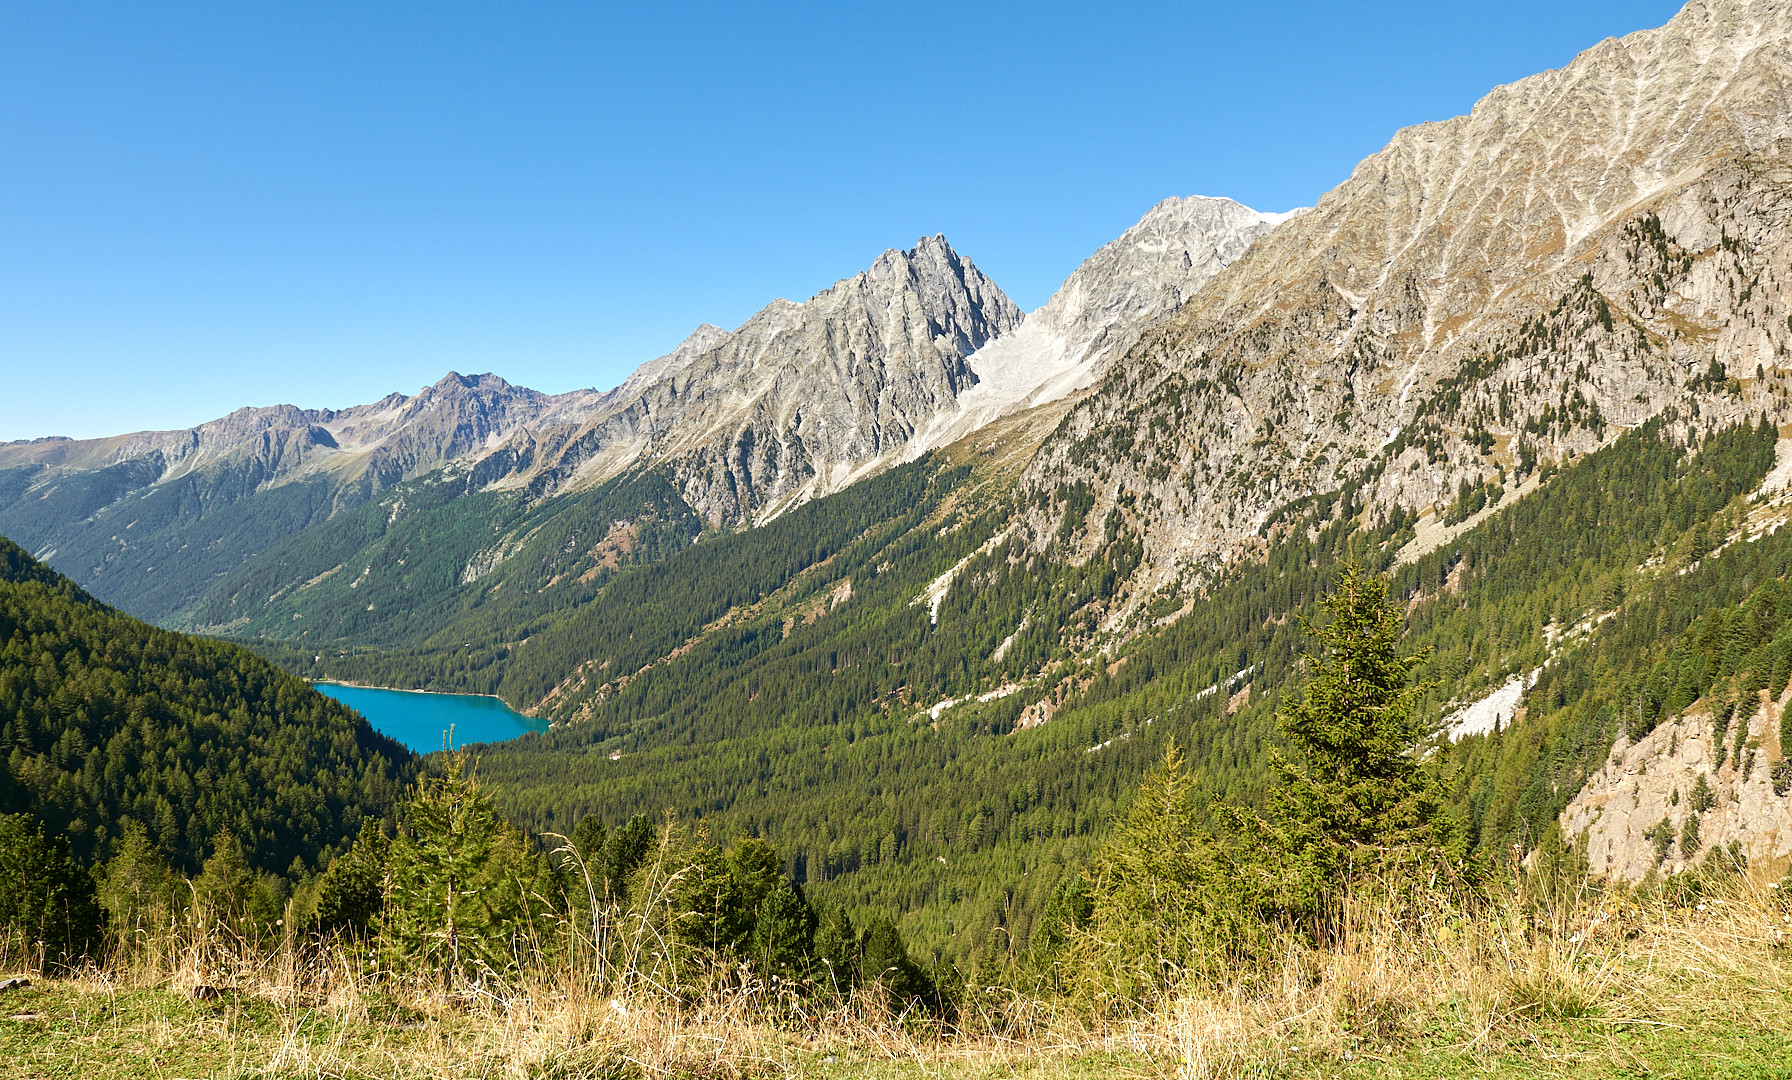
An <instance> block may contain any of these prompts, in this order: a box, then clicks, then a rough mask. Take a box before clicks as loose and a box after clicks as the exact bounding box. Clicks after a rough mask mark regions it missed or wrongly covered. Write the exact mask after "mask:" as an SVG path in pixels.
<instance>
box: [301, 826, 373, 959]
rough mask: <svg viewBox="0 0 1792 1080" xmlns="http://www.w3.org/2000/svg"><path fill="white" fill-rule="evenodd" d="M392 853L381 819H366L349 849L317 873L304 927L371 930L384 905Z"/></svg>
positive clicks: (362, 932)
mask: <svg viewBox="0 0 1792 1080" xmlns="http://www.w3.org/2000/svg"><path fill="white" fill-rule="evenodd" d="M391 853H392V842H391V841H390V840H388V839H387V838H386V836H385V834H384V833H382V832H381V831H380V827H379V823H378V822H376V821H367V822H365V823H363V824H362V826H361V834H360V835H359V836H357V837H355V842H354V843H353V844H352V845H350V847H349V849H348V850H347V851H345V852H343V853H342V854H341V855H338V856H336V858H335V859H333V860H331V862H330V865H329V867H328V868H327V869H326V870H325V871H324V872H323V873H322V874H320V875H318V879H317V883H316V884H315V885H314V886H313V888H312V901H311V904H310V905H309V906H310V911H309V913H308V914H307V917H306V918H305V920H304V928H305V929H306V930H307V931H310V932H314V933H347V934H351V935H354V936H356V937H359V936H362V935H365V934H368V933H371V932H372V931H373V929H374V928H375V926H376V925H377V923H378V919H379V915H380V910H381V909H382V908H383V907H384V906H385V901H386V872H387V865H388V863H389V860H390V856H391Z"/></svg>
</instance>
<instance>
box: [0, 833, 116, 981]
mask: <svg viewBox="0 0 1792 1080" xmlns="http://www.w3.org/2000/svg"><path fill="white" fill-rule="evenodd" d="M99 930H100V906H99V904H98V902H97V901H96V900H95V899H94V894H93V878H92V877H91V876H90V875H89V874H88V873H87V872H86V871H85V870H84V869H82V867H81V866H80V865H79V864H78V863H76V862H75V860H74V858H73V857H72V856H71V855H70V854H69V843H68V839H67V838H66V837H62V836H57V837H46V836H45V835H44V831H43V826H42V825H40V824H39V823H38V821H37V819H36V818H35V817H33V816H31V815H30V814H3V815H0V944H3V945H10V946H14V947H16V946H19V945H23V946H24V947H25V949H26V950H27V951H28V952H29V953H36V954H38V955H40V956H41V957H42V959H43V963H44V965H45V966H46V967H52V968H54V967H61V966H63V965H65V964H69V963H72V962H73V961H74V960H76V959H77V958H79V957H80V956H82V955H84V954H85V953H86V951H87V950H88V949H89V948H90V947H91V946H93V945H94V944H95V943H96V942H97V939H98V936H99Z"/></svg>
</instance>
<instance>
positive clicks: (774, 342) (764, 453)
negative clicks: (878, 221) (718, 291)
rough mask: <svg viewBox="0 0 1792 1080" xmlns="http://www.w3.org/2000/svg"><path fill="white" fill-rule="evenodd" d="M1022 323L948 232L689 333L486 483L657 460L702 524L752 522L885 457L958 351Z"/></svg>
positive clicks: (948, 397)
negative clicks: (732, 325) (742, 317)
mask: <svg viewBox="0 0 1792 1080" xmlns="http://www.w3.org/2000/svg"><path fill="white" fill-rule="evenodd" d="M1020 318H1021V315H1020V311H1019V310H1018V309H1017V308H1016V307H1015V306H1014V303H1013V302H1012V301H1010V300H1009V299H1008V298H1007V297H1006V296H1004V295H1003V294H1002V291H1001V290H1000V289H998V288H997V287H996V285H995V283H994V282H992V281H990V280H989V279H988V278H986V277H984V276H983V274H982V273H981V272H980V271H978V269H977V268H976V267H975V266H974V265H972V263H971V261H970V260H968V259H964V258H961V257H960V256H959V255H958V253H956V252H955V251H953V250H952V248H951V246H950V245H948V244H947V243H946V241H945V238H944V237H940V236H932V237H924V238H922V239H921V240H920V241H919V242H918V243H917V244H916V245H915V247H914V248H912V249H911V250H908V251H887V252H885V253H884V254H883V255H882V256H880V257H879V258H878V260H877V261H876V262H875V263H873V264H872V266H871V268H870V269H869V270H866V271H865V272H864V273H861V274H857V275H854V276H853V277H850V278H848V279H846V280H845V281H842V282H839V283H838V284H836V285H834V286H833V287H832V288H829V289H827V290H826V291H824V292H821V293H819V294H817V295H816V296H814V297H812V298H811V299H809V300H808V301H807V302H805V303H801V304H796V303H791V302H790V301H787V300H779V301H776V302H774V303H772V304H770V305H768V306H767V307H766V308H764V309H763V310H761V311H760V312H759V313H758V314H756V315H754V316H753V317H752V318H751V319H748V320H747V322H746V323H745V324H744V325H742V326H741V327H740V328H739V329H738V330H735V331H734V332H733V333H731V334H727V335H725V336H724V337H722V338H720V339H714V338H713V335H711V337H710V339H709V340H702V339H698V338H697V337H696V335H693V341H697V342H698V343H699V344H698V345H697V346H696V347H693V348H692V349H690V350H689V351H687V350H686V349H685V348H684V347H681V350H680V352H681V353H684V355H683V356H680V354H679V353H674V354H673V356H674V357H677V358H678V359H676V360H673V359H671V358H668V362H667V363H665V364H664V365H663V366H661V367H660V368H658V369H657V370H655V371H653V372H651V373H650V375H651V377H649V376H646V375H642V376H640V377H631V379H630V380H629V382H628V383H625V384H624V386H623V388H622V389H621V390H619V391H618V392H616V393H615V394H614V395H613V396H612V397H611V398H610V400H609V401H607V402H606V403H605V405H604V407H603V408H601V409H600V410H598V411H597V413H596V415H594V416H593V417H591V418H590V419H588V420H586V421H584V422H582V423H580V424H577V425H572V426H567V427H564V428H559V429H555V430H542V429H532V430H530V431H528V432H525V433H522V434H520V435H519V436H517V437H516V438H514V439H513V440H511V442H510V443H508V444H507V445H506V446H504V447H502V448H500V450H499V451H498V452H497V453H495V454H494V455H493V457H494V459H499V460H501V462H502V466H503V470H502V473H501V474H500V472H499V471H498V470H497V469H490V470H488V471H487V475H486V476H485V477H484V479H485V480H486V482H488V483H491V484H493V485H496V486H499V487H504V486H521V485H527V486H528V487H530V488H531V489H532V490H535V491H537V492H540V493H544V494H545V493H548V492H553V491H559V490H564V489H566V488H568V487H574V486H579V485H583V484H589V483H595V482H598V481H601V480H604V479H607V478H609V477H611V476H615V475H617V474H619V473H621V472H622V471H624V470H626V469H628V468H630V467H632V466H634V465H637V464H640V463H643V462H659V463H665V464H666V465H668V466H669V467H670V468H671V469H672V470H673V473H674V475H675V476H676V478H677V481H678V484H679V487H680V489H681V491H682V492H683V494H684V497H685V499H686V501H687V502H689V503H690V504H691V506H692V507H693V508H695V509H696V510H697V511H698V512H699V513H700V514H702V515H703V516H704V517H705V518H706V519H707V520H709V521H710V522H711V523H713V524H717V525H732V524H736V523H742V522H753V521H758V520H763V519H764V518H766V517H767V516H769V515H771V514H775V513H776V512H778V511H779V510H780V509H782V508H783V507H785V506H788V505H790V503H791V502H792V501H794V500H799V499H804V498H810V497H814V496H818V495H825V494H827V493H829V492H832V491H836V490H838V489H839V488H841V487H843V486H844V485H846V484H847V483H850V482H851V481H852V480H854V479H857V478H858V477H860V476H863V475H865V474H866V473H868V472H869V471H871V470H874V469H876V468H878V467H880V466H881V465H884V464H888V463H889V462H890V461H892V460H894V458H895V455H897V454H898V453H899V452H900V451H901V450H902V448H903V447H905V446H906V445H907V444H908V443H909V441H910V439H911V438H912V437H913V435H914V433H915V432H916V431H917V430H918V429H919V428H920V427H921V426H923V425H925V424H926V423H928V422H929V421H931V420H932V419H933V418H934V417H935V416H937V415H938V414H939V413H940V412H941V411H943V410H945V409H948V408H950V407H951V406H952V404H953V403H954V402H955V401H956V400H957V398H958V396H959V395H960V394H961V393H962V392H964V391H965V390H966V389H968V388H969V387H971V386H972V385H973V384H974V383H975V381H976V377H975V375H974V374H973V373H972V371H971V369H970V367H969V365H968V364H967V363H966V357H968V356H969V355H970V354H972V353H974V352H975V351H976V350H977V349H979V348H980V347H982V346H983V345H984V344H986V343H987V342H989V341H990V340H992V339H993V338H995V337H996V336H997V335H999V334H1001V333H1003V332H1005V331H1007V330H1010V329H1012V328H1013V327H1014V326H1015V325H1016V324H1017V323H1019V321H1020ZM689 344H690V343H688V342H687V345H689ZM656 363H658V362H656Z"/></svg>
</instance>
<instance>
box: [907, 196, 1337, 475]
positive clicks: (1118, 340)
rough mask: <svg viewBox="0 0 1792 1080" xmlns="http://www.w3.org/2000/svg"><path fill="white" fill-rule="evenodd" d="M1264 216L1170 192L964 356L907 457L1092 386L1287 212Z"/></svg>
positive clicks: (1238, 205) (1221, 202)
mask: <svg viewBox="0 0 1792 1080" xmlns="http://www.w3.org/2000/svg"><path fill="white" fill-rule="evenodd" d="M1304 212H1305V211H1304V210H1294V211H1289V212H1288V213H1283V214H1266V213H1261V212H1259V211H1256V210H1252V209H1251V208H1250V207H1248V206H1244V205H1243V204H1241V203H1237V202H1234V201H1233V200H1231V199H1215V198H1209V197H1207V196H1202V195H1193V196H1190V197H1188V198H1186V199H1184V198H1176V197H1171V198H1168V199H1165V200H1164V201H1162V202H1160V203H1158V204H1157V205H1156V206H1153V207H1152V208H1151V209H1150V210H1148V211H1146V213H1145V216H1144V217H1143V218H1141V219H1139V221H1138V222H1137V223H1136V224H1134V225H1133V226H1132V227H1131V228H1129V229H1127V230H1126V231H1125V232H1124V233H1122V234H1121V235H1120V236H1119V237H1118V238H1117V239H1115V240H1113V241H1112V242H1110V243H1107V244H1104V245H1103V246H1102V247H1101V249H1100V250H1098V251H1096V252H1095V254H1093V255H1091V256H1089V258H1087V259H1086V260H1084V261H1083V264H1082V265H1081V266H1079V267H1077V268H1076V270H1075V271H1073V272H1072V273H1071V275H1070V276H1069V277H1068V278H1066V279H1065V281H1064V284H1063V285H1061V286H1059V288H1058V291H1057V292H1055V293H1053V294H1052V297H1051V299H1050V300H1048V301H1046V303H1045V304H1044V306H1042V307H1040V308H1038V309H1036V310H1034V311H1032V312H1029V313H1028V315H1027V317H1026V318H1025V319H1023V320H1022V321H1021V324H1020V325H1019V326H1018V327H1016V328H1015V329H1014V330H1013V331H1012V332H1011V333H1008V334H1004V335H1002V336H1001V337H999V338H996V339H995V340H994V341H991V342H990V343H989V344H987V345H985V346H983V347H982V348H981V349H978V350H977V351H976V352H975V353H973V354H972V355H971V357H970V358H969V360H968V361H967V363H968V365H969V367H970V369H971V371H972V372H973V373H974V374H975V375H976V377H977V384H976V385H975V386H973V387H972V388H970V389H969V390H966V391H965V392H964V393H963V394H961V395H959V398H958V401H957V403H956V406H955V407H954V408H952V409H950V410H947V411H944V412H942V413H940V414H939V415H938V416H936V417H935V418H934V420H933V422H932V423H930V424H929V425H928V426H927V427H926V428H924V429H923V430H922V431H920V432H919V433H917V434H916V436H915V438H914V439H913V440H912V441H911V442H910V443H909V445H908V449H907V451H906V453H905V456H906V457H907V458H909V459H910V460H912V459H914V458H916V457H919V456H920V455H921V454H922V453H924V452H926V451H928V450H932V449H935V448H937V447H941V446H945V445H947V444H949V443H952V442H955V441H957V440H958V439H961V438H963V437H964V436H965V435H968V434H970V433H971V432H973V431H976V430H979V429H981V428H982V427H984V426H985V425H987V424H988V423H990V422H991V421H992V420H995V419H997V418H998V417H1001V416H1005V415H1009V414H1011V413H1015V412H1019V411H1020V410H1022V409H1026V408H1030V407H1032V406H1035V405H1040V404H1044V403H1046V402H1049V401H1056V400H1059V399H1061V398H1064V397H1067V396H1069V395H1071V394H1074V393H1076V392H1078V391H1081V390H1084V389H1086V388H1087V387H1089V386H1090V385H1092V384H1093V383H1094V382H1095V380H1096V379H1098V378H1100V377H1101V375H1102V374H1103V373H1104V372H1105V371H1106V370H1107V366H1108V364H1109V363H1110V362H1112V361H1113V360H1114V359H1115V358H1116V357H1119V356H1121V355H1123V354H1124V353H1125V352H1126V350H1127V349H1129V348H1131V347H1132V346H1133V344H1134V343H1136V342H1137V341H1138V340H1139V337H1140V335H1142V334H1143V333H1144V332H1145V331H1146V330H1147V329H1148V328H1149V327H1150V326H1151V325H1152V324H1153V323H1155V322H1157V321H1158V320H1160V319H1162V318H1164V317H1165V316H1167V315H1170V314H1171V313H1173V312H1175V311H1176V310H1177V309H1178V308H1180V307H1181V306H1182V305H1183V303H1184V302H1185V301H1187V300H1188V299H1189V298H1190V297H1192V296H1193V295H1194V294H1195V291H1196V290H1197V289H1199V288H1201V286H1203V285H1205V284H1207V282H1209V281H1211V280H1212V279H1213V276H1214V275H1215V274H1217V273H1219V272H1220V271H1221V270H1222V269H1224V268H1225V267H1226V265H1227V264H1228V263H1230V262H1232V261H1233V260H1234V259H1237V258H1238V257H1239V256H1240V255H1242V254H1244V251H1245V249H1246V248H1248V247H1250V246H1251V244H1252V243H1253V242H1255V241H1256V239H1257V238H1258V237H1260V236H1262V235H1264V234H1265V233H1267V232H1269V230H1271V229H1273V228H1275V227H1276V225H1278V224H1279V223H1281V222H1282V221H1284V220H1286V219H1287V218H1290V217H1293V216H1294V215H1296V214H1300V213H1304Z"/></svg>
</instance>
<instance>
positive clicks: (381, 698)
mask: <svg viewBox="0 0 1792 1080" xmlns="http://www.w3.org/2000/svg"><path fill="white" fill-rule="evenodd" d="M313 685H315V686H316V687H317V690H318V692H319V693H321V694H328V695H329V696H330V697H333V698H335V699H336V700H337V701H340V702H342V703H343V704H344V705H347V706H348V707H349V708H351V709H354V710H355V711H356V712H358V713H360V714H361V715H362V716H365V717H366V718H367V721H368V723H370V724H372V725H373V727H374V730H376V731H378V732H379V733H380V734H382V735H389V736H391V737H392V738H394V739H397V740H398V741H399V742H401V743H403V744H405V745H406V746H408V747H410V748H411V749H412V750H415V751H416V752H417V753H419V754H427V753H429V752H430V751H432V750H440V749H442V747H443V746H444V745H446V739H447V737H448V732H449V730H450V729H452V730H453V731H454V745H456V746H465V745H467V744H468V743H482V742H503V741H505V740H506V739H514V738H516V737H517V736H518V735H521V734H522V733H523V732H525V731H546V730H547V729H548V722H547V721H546V720H536V719H534V718H533V717H528V716H524V715H523V714H522V713H519V712H517V711H516V710H515V709H512V708H511V707H510V706H508V705H506V704H504V703H503V702H502V701H500V700H498V699H497V698H495V697H483V696H480V695H477V694H424V693H419V692H416V691H411V690H374V689H370V688H368V687H365V686H338V685H337V684H335V683H315V684H313Z"/></svg>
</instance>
